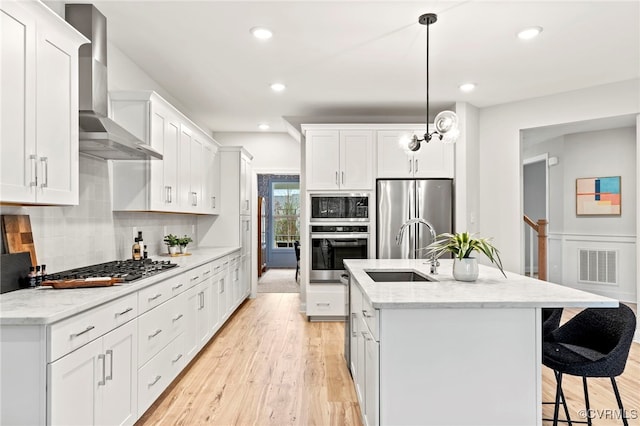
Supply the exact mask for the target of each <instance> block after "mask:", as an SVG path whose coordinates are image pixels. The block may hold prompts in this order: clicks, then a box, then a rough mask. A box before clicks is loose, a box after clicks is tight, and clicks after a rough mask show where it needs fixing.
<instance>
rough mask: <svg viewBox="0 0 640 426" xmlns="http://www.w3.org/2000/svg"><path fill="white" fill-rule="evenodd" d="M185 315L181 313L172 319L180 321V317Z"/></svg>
mask: <svg viewBox="0 0 640 426" xmlns="http://www.w3.org/2000/svg"><path fill="white" fill-rule="evenodd" d="M183 316H184V315H182V314H180V315H178V316H177V317H175V318H173V320H172V321H173V322H176V321H178V320H179V319H180V318H182V317H183Z"/></svg>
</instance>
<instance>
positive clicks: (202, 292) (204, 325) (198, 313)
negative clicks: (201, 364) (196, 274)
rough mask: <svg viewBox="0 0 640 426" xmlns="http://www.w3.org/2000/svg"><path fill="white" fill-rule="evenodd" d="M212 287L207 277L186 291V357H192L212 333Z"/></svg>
mask: <svg viewBox="0 0 640 426" xmlns="http://www.w3.org/2000/svg"><path fill="white" fill-rule="evenodd" d="M212 288H213V287H212V283H211V279H208V280H205V281H204V282H201V283H200V284H197V285H196V286H194V287H192V288H190V289H189V290H187V292H186V299H187V318H186V325H185V333H186V339H185V343H186V351H185V352H186V355H187V358H188V359H192V358H193V357H194V356H195V355H196V354H197V353H198V352H199V351H200V349H201V348H202V347H203V346H204V344H205V343H206V342H207V341H208V340H209V338H210V337H211V335H212V334H213V331H212V325H213V318H212V315H213V313H214V310H213V309H214V308H213V307H212V300H213V298H212V296H211V292H212Z"/></svg>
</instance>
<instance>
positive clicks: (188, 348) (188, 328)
mask: <svg viewBox="0 0 640 426" xmlns="http://www.w3.org/2000/svg"><path fill="white" fill-rule="evenodd" d="M199 292H200V290H199V288H198V286H195V287H191V288H190V289H189V290H187V291H185V292H184V293H183V294H184V296H183V297H185V298H186V300H187V310H186V313H185V330H184V333H183V334H184V345H185V353H186V354H187V360H186V362H189V361H191V360H192V359H193V357H194V356H195V355H196V354H197V353H198V349H199V348H198V338H197V330H196V327H197V325H196V324H197V313H198V311H199V310H200V309H201V308H200V306H201V296H200V293H199Z"/></svg>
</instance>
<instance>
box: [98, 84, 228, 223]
mask: <svg viewBox="0 0 640 426" xmlns="http://www.w3.org/2000/svg"><path fill="white" fill-rule="evenodd" d="M110 98H111V115H112V118H113V119H114V120H115V121H117V122H118V124H120V125H121V126H122V127H124V128H125V129H127V130H128V131H129V132H131V133H132V134H133V135H135V136H136V137H138V138H139V139H141V140H142V141H144V142H145V143H147V144H149V145H151V146H152V147H153V148H154V149H156V150H157V151H159V152H161V153H162V155H163V159H162V160H145V161H139V160H133V161H132V160H126V161H113V162H112V163H113V177H112V179H113V209H114V210H116V211H127V210H129V211H160V212H175V213H200V214H217V211H216V209H214V208H211V207H210V206H211V205H212V203H211V200H210V199H205V197H209V194H212V195H211V196H214V197H215V192H216V191H219V179H220V177H219V176H220V168H219V165H218V166H216V163H215V156H214V155H212V154H213V153H215V152H216V151H217V149H218V144H217V142H215V141H214V140H213V139H212V138H210V137H208V136H207V135H206V134H205V133H204V132H203V131H202V130H200V129H199V128H198V127H197V126H196V125H195V124H193V123H192V122H191V121H190V120H189V119H188V118H187V117H185V116H184V115H183V114H182V113H180V112H179V111H178V110H176V109H175V108H174V107H173V106H172V105H171V104H169V103H168V102H167V101H166V100H164V99H163V98H162V97H161V96H160V95H158V94H157V93H155V92H152V91H123V92H111V93H110ZM216 185H217V187H216ZM210 187H213V189H211V188H210ZM216 188H218V189H216ZM205 194H207V195H205ZM216 201H217V200H216ZM218 209H219V208H218Z"/></svg>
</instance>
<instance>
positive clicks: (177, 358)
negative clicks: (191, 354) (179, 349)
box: [171, 354, 182, 364]
mask: <svg viewBox="0 0 640 426" xmlns="http://www.w3.org/2000/svg"><path fill="white" fill-rule="evenodd" d="M180 358H182V354H179V355H178V356H177V357H176V359H172V360H171V363H172V364H175V363H176V362H178V361H180Z"/></svg>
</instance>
